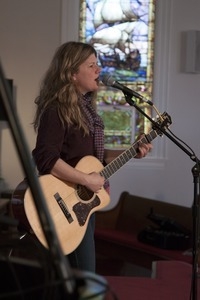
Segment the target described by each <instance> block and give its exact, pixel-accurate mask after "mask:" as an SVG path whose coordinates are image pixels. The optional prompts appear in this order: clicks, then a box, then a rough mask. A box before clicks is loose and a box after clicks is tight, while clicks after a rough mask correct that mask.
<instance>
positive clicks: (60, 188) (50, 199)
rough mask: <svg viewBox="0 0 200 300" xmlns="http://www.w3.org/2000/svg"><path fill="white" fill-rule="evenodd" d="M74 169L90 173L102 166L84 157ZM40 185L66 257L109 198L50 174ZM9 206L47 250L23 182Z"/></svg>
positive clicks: (41, 229) (40, 180) (103, 192)
mask: <svg viewBox="0 0 200 300" xmlns="http://www.w3.org/2000/svg"><path fill="white" fill-rule="evenodd" d="M76 169H78V170H80V171H82V172H84V173H87V174H89V173H91V172H100V171H101V170H102V169H103V165H102V164H101V162H100V161H99V160H98V159H97V158H95V157H93V156H86V157H84V158H83V159H81V160H80V161H79V162H78V164H77V165H76ZM39 182H40V185H41V189H42V191H43V194H44V198H45V200H46V204H47V208H48V210H49V213H50V215H51V217H52V221H53V223H54V225H55V230H56V233H57V236H58V240H59V242H60V245H61V248H62V251H63V253H64V254H69V253H71V252H72V251H74V250H75V249H76V248H77V247H78V245H79V244H80V242H81V241H82V239H83V237H84V234H85V232H86V229H87V225H88V222H89V218H90V216H91V214H92V213H93V212H95V211H97V210H100V209H102V208H104V207H105V206H107V205H108V204H109V202H110V197H109V195H108V193H107V192H106V191H105V189H101V191H100V192H99V193H98V194H95V193H93V192H91V191H89V190H87V189H85V188H84V187H82V186H77V185H75V184H74V185H73V184H70V183H68V182H64V181H62V180H60V179H58V178H56V177H54V176H53V175H50V174H48V175H43V176H40V177H39ZM12 207H13V213H14V216H15V217H16V218H17V219H19V221H20V222H21V223H22V225H23V226H24V227H25V228H26V229H29V227H30V228H31V229H32V230H33V232H34V233H35V235H36V237H37V238H38V239H39V241H40V242H41V243H42V244H43V245H44V246H45V247H48V246H47V242H46V238H45V232H44V230H43V228H42V226H41V224H40V221H39V218H38V213H37V210H36V207H35V202H34V199H33V197H32V193H31V189H30V188H29V187H28V185H27V182H26V181H25V180H24V181H23V182H21V183H20V184H19V185H18V186H17V188H16V190H15V192H14V193H13V197H12ZM29 225H30V226H29Z"/></svg>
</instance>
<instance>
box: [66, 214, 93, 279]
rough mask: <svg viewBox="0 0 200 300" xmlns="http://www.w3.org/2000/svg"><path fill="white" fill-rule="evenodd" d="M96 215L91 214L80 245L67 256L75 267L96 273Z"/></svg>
mask: <svg viewBox="0 0 200 300" xmlns="http://www.w3.org/2000/svg"><path fill="white" fill-rule="evenodd" d="M94 229H95V215H94V214H93V215H91V217H90V220H89V222H88V226H87V229H86V232H85V235H84V238H83V240H82V241H81V243H80V245H79V246H78V247H77V248H76V250H74V251H73V252H72V253H70V254H68V255H67V256H66V257H67V259H68V260H69V264H70V266H71V267H72V268H73V269H78V270H81V271H89V272H92V273H95V269H96V258H95V243H94Z"/></svg>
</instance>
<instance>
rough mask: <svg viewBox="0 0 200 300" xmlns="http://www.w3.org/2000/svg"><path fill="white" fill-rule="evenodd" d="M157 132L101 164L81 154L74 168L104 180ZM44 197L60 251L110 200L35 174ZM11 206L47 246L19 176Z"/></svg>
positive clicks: (165, 119)
mask: <svg viewBox="0 0 200 300" xmlns="http://www.w3.org/2000/svg"><path fill="white" fill-rule="evenodd" d="M157 123H159V124H160V126H161V127H162V128H166V127H168V126H169V124H171V119H170V117H169V116H168V115H167V114H166V113H164V114H163V115H162V123H161V121H158V122H157ZM157 135H160V136H161V135H162V132H161V130H158V129H156V128H155V129H152V130H151V131H150V133H149V134H146V135H144V136H143V137H142V138H141V139H139V140H137V141H136V142H134V143H133V144H132V145H131V147H129V148H128V149H127V150H125V151H124V152H123V153H122V154H120V155H119V156H118V157H117V158H116V159H114V160H113V161H112V162H111V163H109V164H108V165H107V166H106V167H103V165H102V163H101V162H100V161H99V160H98V159H97V158H95V157H93V156H85V157H84V158H82V159H81V160H80V161H79V162H78V164H77V165H76V169H77V170H80V171H83V172H85V173H87V174H89V173H91V172H94V171H95V172H99V173H100V174H101V175H102V176H103V177H104V178H105V180H108V179H109V178H110V177H111V176H112V175H113V174H114V173H115V172H117V171H118V170H119V169H120V168H121V167H122V166H123V165H124V164H126V163H127V162H128V161H129V160H130V159H132V158H134V157H135V156H136V155H137V153H138V147H139V144H140V143H141V142H142V143H149V142H151V141H152V140H153V139H154V138H155V137H156V136H157ZM38 179H39V183H40V185H41V188H42V191H43V194H44V198H45V200H46V203H47V207H48V210H49V212H50V216H51V217H52V220H53V223H54V225H55V229H56V233H57V236H58V239H59V242H60V245H61V248H62V251H63V253H64V254H69V253H71V252H72V251H74V250H75V249H76V248H77V247H78V245H79V244H80V242H81V241H82V239H83V237H84V234H85V231H86V229H87V225H88V221H89V218H90V216H91V214H92V213H94V212H95V211H97V210H101V209H102V208H104V207H106V206H107V205H108V204H109V203H110V197H109V194H108V193H107V192H106V190H105V189H104V188H102V189H101V190H100V191H99V193H98V194H96V193H93V192H91V191H90V190H88V189H87V188H85V187H84V186H81V185H76V184H71V183H69V182H65V181H62V180H60V179H58V178H56V177H54V176H53V175H50V174H48V175H42V176H39V178H38ZM11 203H12V210H13V213H14V216H15V217H16V218H17V219H19V222H20V223H21V224H22V225H23V226H24V227H25V228H26V229H27V230H30V229H31V230H32V231H33V233H34V234H35V235H36V237H37V238H38V240H39V241H40V242H41V243H42V244H43V245H44V246H45V247H46V248H48V245H47V242H46V238H45V232H44V230H43V228H42V226H41V224H40V220H39V217H38V213H37V210H36V207H35V203H34V199H33V197H32V193H31V189H30V187H29V186H28V182H27V181H26V180H23V181H22V182H21V183H20V184H19V185H18V186H17V187H16V189H15V191H14V193H13V196H12V201H11Z"/></svg>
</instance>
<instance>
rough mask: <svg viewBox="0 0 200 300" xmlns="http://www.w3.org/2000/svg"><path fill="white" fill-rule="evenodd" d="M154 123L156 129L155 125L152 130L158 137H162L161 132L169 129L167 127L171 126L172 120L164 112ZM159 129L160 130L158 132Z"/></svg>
mask: <svg viewBox="0 0 200 300" xmlns="http://www.w3.org/2000/svg"><path fill="white" fill-rule="evenodd" d="M156 123H157V124H158V127H157V126H156V125H153V127H152V128H153V129H154V130H156V131H157V134H158V135H160V136H161V135H163V132H162V130H166V129H168V128H169V126H170V125H171V124H172V120H171V117H170V115H169V114H168V113H167V112H164V113H163V114H162V115H160V116H158V117H157V121H156ZM159 128H161V129H162V130H160V129H159Z"/></svg>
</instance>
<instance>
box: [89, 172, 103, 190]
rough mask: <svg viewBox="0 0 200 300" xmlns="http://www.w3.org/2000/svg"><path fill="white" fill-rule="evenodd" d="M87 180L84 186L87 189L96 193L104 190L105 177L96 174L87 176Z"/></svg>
mask: <svg viewBox="0 0 200 300" xmlns="http://www.w3.org/2000/svg"><path fill="white" fill-rule="evenodd" d="M85 179H86V183H85V184H84V185H85V187H86V188H88V189H89V190H91V191H92V192H94V193H98V192H99V191H100V190H101V189H102V187H103V185H104V182H105V179H104V177H103V176H101V175H100V174H99V173H96V172H92V173H90V174H87V176H86V178H85Z"/></svg>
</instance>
